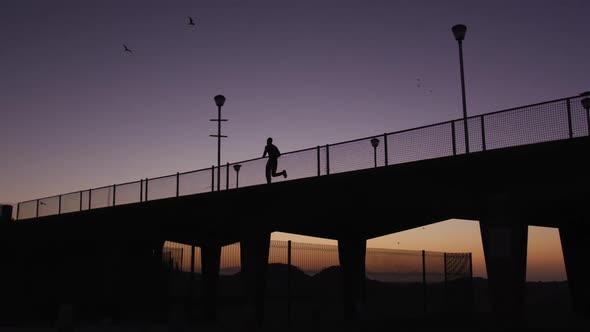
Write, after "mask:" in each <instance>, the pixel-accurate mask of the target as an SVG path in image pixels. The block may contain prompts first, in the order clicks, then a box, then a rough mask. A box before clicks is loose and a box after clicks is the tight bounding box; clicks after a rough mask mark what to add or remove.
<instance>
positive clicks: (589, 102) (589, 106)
mask: <svg viewBox="0 0 590 332" xmlns="http://www.w3.org/2000/svg"><path fill="white" fill-rule="evenodd" d="M581 102H582V107H584V109H586V124H587V125H588V136H590V98H588V97H586V98H584V99H582V101H581Z"/></svg>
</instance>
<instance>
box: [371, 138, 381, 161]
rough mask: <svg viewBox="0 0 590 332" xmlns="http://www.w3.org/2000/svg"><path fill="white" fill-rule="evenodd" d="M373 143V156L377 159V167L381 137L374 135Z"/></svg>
mask: <svg viewBox="0 0 590 332" xmlns="http://www.w3.org/2000/svg"><path fill="white" fill-rule="evenodd" d="M371 145H372V146H373V152H374V153H373V156H374V159H375V167H377V147H378V146H379V139H378V138H377V137H373V138H372V139H371Z"/></svg>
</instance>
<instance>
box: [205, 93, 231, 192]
mask: <svg viewBox="0 0 590 332" xmlns="http://www.w3.org/2000/svg"><path fill="white" fill-rule="evenodd" d="M213 99H214V100H215V105H217V119H211V120H209V121H216V122H217V135H209V136H211V137H217V191H219V189H220V181H221V178H220V175H221V138H222V137H227V136H225V135H221V121H227V119H222V118H221V106H223V104H225V97H224V96H223V95H217V96H215V97H214V98H213Z"/></svg>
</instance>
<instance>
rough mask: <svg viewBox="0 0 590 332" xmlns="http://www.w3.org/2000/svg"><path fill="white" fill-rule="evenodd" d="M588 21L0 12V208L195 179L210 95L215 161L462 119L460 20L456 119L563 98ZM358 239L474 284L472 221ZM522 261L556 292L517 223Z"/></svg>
mask: <svg viewBox="0 0 590 332" xmlns="http://www.w3.org/2000/svg"><path fill="white" fill-rule="evenodd" d="M589 12H590V2H589V1H587V0H569V1H566V0H564V1H544V0H535V1H525V0H522V1H508V0H505V1H504V0H499V1H452V0H450V1H434V0H433V1H419V0H411V1H410V0H408V1H401V0H400V1H396V0H383V1H376V0H364V1H361V0H357V1H348V0H331V1H327V0H314V1H311V0H309V1H308V0H297V1H287V0H273V1H270V0H268V1H266V0H265V1H261V0H260V1H258V0H256V1H254V0H251V1H248V0H233V1H225V0H210V1H197V0H192V1H164V0H159V1H148V0H128V1H121V0H101V1H98V0H96V1H90V0H88V1H80V0H68V1H65V0H63V1H62V0H55V1H44V0H38V1H31V0H3V1H2V2H0V38H1V41H2V42H1V43H0V63H1V65H0V112H1V117H0V151H2V158H1V162H0V165H1V166H0V167H1V172H0V203H4V204H16V202H19V201H24V200H29V199H34V198H38V197H45V196H50V195H55V194H60V193H66V192H73V191H77V190H80V189H87V188H94V187H101V186H104V185H110V184H114V183H123V182H128V181H134V180H138V179H140V178H146V177H149V178H152V177H156V176H160V175H165V174H172V173H176V172H178V171H180V172H183V171H189V170H193V169H201V168H206V167H210V166H211V165H213V164H215V163H216V158H217V145H216V141H215V140H214V139H213V138H211V137H209V135H210V134H215V133H216V127H215V124H214V123H213V122H210V121H209V119H212V118H214V117H216V115H217V109H216V107H215V104H214V102H213V96H215V95H217V94H224V95H225V96H226V97H227V102H226V105H225V106H224V108H223V114H222V115H223V117H225V118H228V119H229V121H228V122H225V123H223V134H226V135H228V136H229V138H227V139H225V140H224V141H223V145H222V162H223V163H225V162H234V161H240V160H244V159H251V158H256V157H260V156H261V155H262V151H263V148H264V144H265V142H266V138H267V137H269V136H270V137H273V138H274V139H275V143H276V144H277V146H279V148H280V149H281V151H282V152H287V151H292V150H298V149H303V148H308V147H314V146H317V145H324V144H328V143H336V142H339V141H345V140H350V139H354V138H359V137H366V136H371V135H376V134H382V133H384V132H391V131H396V130H401V129H407V128H412V127H417V126H422V125H426V124H432V123H437V122H441V121H446V120H451V119H457V118H460V117H461V116H462V108H461V89H460V76H459V61H458V49H457V42H456V41H455V39H454V38H453V35H452V33H451V27H452V26H453V25H455V24H459V23H461V24H465V25H466V26H467V34H466V38H465V42H464V57H465V78H466V90H467V91H466V95H467V107H468V113H469V115H476V114H482V113H487V112H491V111H495V110H500V109H504V108H510V107H516V106H520V105H526V104H531V103H535V102H540V101H545V100H551V99H557V98H562V97H568V96H573V95H577V94H579V93H581V92H583V91H587V90H590V84H589V83H590V82H589V80H588V73H590V61H589V59H590V47H588V46H587V44H588V42H587V40H588V31H589V29H588V13H589ZM188 16H191V17H193V18H194V21H195V23H196V25H195V26H190V25H188V24H187V22H188V18H187V17H188ZM123 44H125V45H127V46H128V47H129V49H131V50H132V52H125V51H124V48H123ZM418 82H420V86H418V84H417V83H418ZM286 237H287V236H286V235H282V234H276V235H275V238H277V239H283V238H286ZM398 242H399V243H398ZM369 244H370V245H372V246H376V247H386V248H398V249H417V250H422V249H426V250H435V251H472V252H473V253H474V272H475V274H476V275H485V267H484V265H483V253H482V249H481V237H480V235H479V226H478V223H477V222H474V221H461V220H453V221H450V222H446V223H442V224H437V225H431V226H427V227H426V228H425V229H421V228H420V229H416V230H410V231H407V232H404V233H399V234H394V235H391V236H388V237H385V238H379V239H374V240H371V241H370V242H369ZM529 250H530V253H529V272H528V276H527V278H528V279H529V280H563V279H565V272H564V268H563V259H562V257H561V249H560V244H559V237H558V232H557V231H556V230H555V229H544V228H536V227H535V228H531V229H530V231H529Z"/></svg>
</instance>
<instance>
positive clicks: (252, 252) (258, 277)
mask: <svg viewBox="0 0 590 332" xmlns="http://www.w3.org/2000/svg"><path fill="white" fill-rule="evenodd" d="M269 249H270V233H268V232H261V233H257V234H248V235H246V237H245V238H243V239H242V241H241V242H240V260H241V265H242V277H243V281H244V291H245V295H246V308H245V310H246V313H245V314H246V319H247V320H252V319H254V320H255V321H256V323H257V324H259V325H260V324H262V322H263V321H264V293H265V290H266V272H267V267H268V252H269ZM250 315H253V316H254V317H249V316H250Z"/></svg>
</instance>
